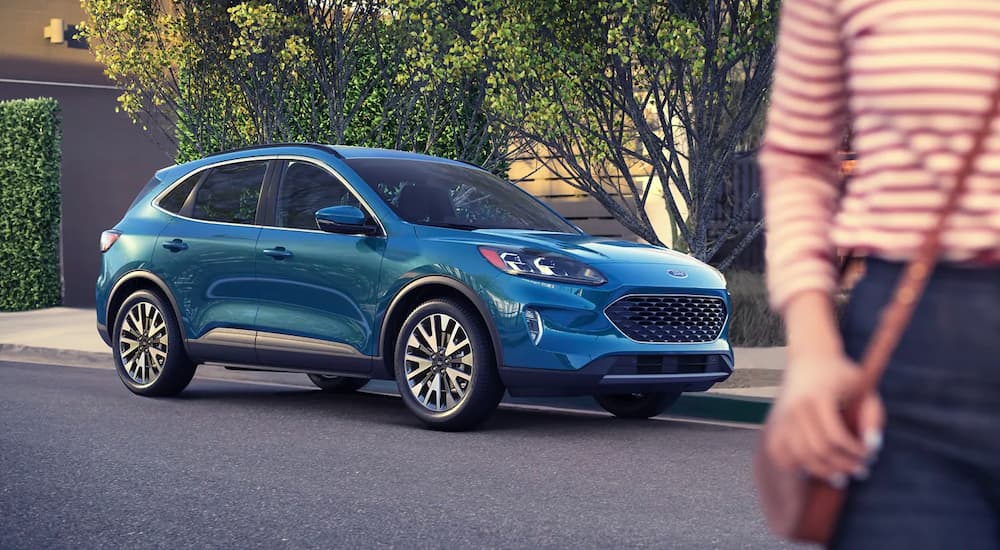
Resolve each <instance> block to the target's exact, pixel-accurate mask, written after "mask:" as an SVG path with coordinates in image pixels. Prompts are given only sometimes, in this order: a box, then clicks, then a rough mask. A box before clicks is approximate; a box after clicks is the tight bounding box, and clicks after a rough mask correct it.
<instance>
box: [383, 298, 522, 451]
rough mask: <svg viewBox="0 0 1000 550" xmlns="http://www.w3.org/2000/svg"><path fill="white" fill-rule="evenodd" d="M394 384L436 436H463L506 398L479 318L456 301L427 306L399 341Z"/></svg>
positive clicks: (416, 313) (414, 316)
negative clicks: (445, 432)
mask: <svg viewBox="0 0 1000 550" xmlns="http://www.w3.org/2000/svg"><path fill="white" fill-rule="evenodd" d="M394 368H395V371H396V381H397V383H398V384H399V393H400V394H401V395H402V397H403V402H404V403H406V406H407V407H408V408H409V409H410V411H411V412H413V414H415V415H416V416H417V418H419V419H420V420H421V421H423V423H424V424H426V425H427V426H428V427H430V428H434V429H437V430H450V431H455V430H465V429H468V428H471V427H473V426H475V425H477V424H479V423H480V422H482V421H483V420H485V419H486V417H487V416H489V415H490V413H492V412H493V411H494V410H495V409H496V408H497V404H498V403H499V402H500V398H501V397H503V392H504V386H503V382H501V380H500V375H499V373H498V372H497V365H496V356H495V355H494V354H493V346H492V343H491V341H490V338H489V332H488V331H487V328H486V325H485V323H484V322H483V320H482V318H481V317H480V316H479V313H478V312H477V311H476V310H475V309H473V308H471V307H469V306H468V305H465V304H462V303H460V302H456V301H454V300H448V299H439V300H432V301H429V302H425V303H424V304H423V305H421V306H420V307H418V308H417V309H416V310H415V311H414V312H413V313H411V314H410V316H409V317H407V319H406V321H405V322H404V323H403V326H402V328H401V329H400V331H399V336H398V337H397V340H396V349H395V357H394Z"/></svg>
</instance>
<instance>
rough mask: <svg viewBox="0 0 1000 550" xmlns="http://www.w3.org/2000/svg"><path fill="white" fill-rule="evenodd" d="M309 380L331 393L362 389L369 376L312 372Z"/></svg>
mask: <svg viewBox="0 0 1000 550" xmlns="http://www.w3.org/2000/svg"><path fill="white" fill-rule="evenodd" d="M309 380H311V381H312V383H313V384H316V387H317V388H319V389H321V390H324V391H328V392H330V393H351V392H355V391H358V390H360V389H361V388H362V387H364V385H365V384H367V383H368V379H367V378H351V377H348V376H335V375H332V374H310V375H309Z"/></svg>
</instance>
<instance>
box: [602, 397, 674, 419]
mask: <svg viewBox="0 0 1000 550" xmlns="http://www.w3.org/2000/svg"><path fill="white" fill-rule="evenodd" d="M680 397H681V392H666V393H661V392H655V393H627V394H615V395H595V396H594V399H596V400H597V403H598V404H599V405H600V406H601V407H603V408H604V410H606V411H608V412H609V413H611V414H613V415H615V416H617V417H618V418H652V417H654V416H656V415H658V414H660V413H662V412H663V411H665V410H667V409H669V408H670V407H671V406H672V405H673V404H674V403H676V402H677V400H678V399H680Z"/></svg>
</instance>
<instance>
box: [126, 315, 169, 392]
mask: <svg viewBox="0 0 1000 550" xmlns="http://www.w3.org/2000/svg"><path fill="white" fill-rule="evenodd" d="M118 354H119V357H120V358H121V362H122V365H123V366H124V367H125V373H126V374H127V375H128V377H129V378H131V379H132V381H133V382H135V383H136V384H139V385H140V386H146V385H149V384H152V383H153V382H155V381H156V379H157V378H159V376H160V372H162V370H163V365H164V364H165V363H166V361H167V323H166V321H165V320H164V319H163V314H162V313H160V310H159V309H157V308H156V306H155V305H153V304H151V303H149V302H139V303H137V304H135V305H134V306H132V307H131V308H130V309H129V310H128V313H126V314H125V321H124V322H123V323H122V325H121V329H120V330H119V332H118Z"/></svg>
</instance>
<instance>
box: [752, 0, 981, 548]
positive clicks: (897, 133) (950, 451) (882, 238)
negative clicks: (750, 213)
mask: <svg viewBox="0 0 1000 550" xmlns="http://www.w3.org/2000/svg"><path fill="white" fill-rule="evenodd" d="M998 86H1000V2H996V1H995V0H784V3H783V7H782V19H781V25H780V32H779V40H778V55H777V66H776V70H775V77H774V85H773V89H772V94H771V107H770V111H769V115H768V126H767V131H766V135H765V140H764V146H763V149H762V152H761V156H760V162H761V167H762V170H763V177H764V191H765V207H766V214H767V221H768V250H767V259H768V281H769V288H770V292H771V300H772V305H773V306H774V307H775V308H776V309H777V310H778V311H780V312H781V313H782V314H783V316H784V318H785V324H786V327H787V334H788V365H787V368H786V373H785V380H784V382H783V385H782V389H781V392H780V394H779V396H778V398H777V400H776V401H775V404H774V407H773V409H772V418H771V422H772V427H773V428H774V429H772V430H769V432H768V436H769V437H768V439H767V441H765V448H766V450H767V452H768V454H769V455H770V456H771V457H772V458H773V459H774V460H775V461H776V462H778V463H779V464H782V465H783V466H785V467H788V468H798V469H801V470H803V471H806V472H809V473H811V474H813V475H815V476H817V477H820V478H822V479H826V480H828V481H829V482H830V483H831V484H834V485H838V486H841V485H843V486H847V485H849V493H848V499H847V503H846V506H845V507H844V509H843V513H842V514H841V516H840V520H839V523H838V525H837V529H836V534H835V536H834V540H833V541H832V544H831V546H832V547H836V548H850V549H864V548H908V549H917V548H950V547H961V548H984V549H986V548H990V549H996V548H1000V118H998V119H997V120H993V121H992V123H993V125H992V126H991V131H990V133H989V135H988V138H987V140H986V142H985V147H984V151H983V153H982V154H981V155H979V156H978V158H977V159H976V161H975V165H974V170H973V171H972V174H971V176H970V177H969V178H968V180H967V190H966V192H965V193H963V195H962V196H961V198H960V202H959V207H958V208H957V210H956V211H955V212H954V213H953V214H952V215H950V216H949V218H948V222H947V225H946V226H945V230H944V232H943V233H942V244H943V251H942V255H941V258H940V262H939V264H938V266H937V268H936V269H935V271H934V273H933V275H932V276H931V279H930V282H929V284H928V286H927V289H926V291H925V293H924V295H923V297H922V298H921V299H920V301H919V304H918V306H917V309H916V313H915V315H914V318H913V320H912V322H911V323H910V325H909V327H908V329H907V330H906V332H905V333H904V335H903V337H902V340H901V341H900V343H899V346H898V348H897V349H896V352H895V354H894V355H893V358H892V360H891V362H890V364H889V367H888V369H887V370H886V373H885V375H884V377H883V379H882V383H881V387H880V391H879V392H878V393H870V394H867V395H857V392H858V389H857V386H858V383H859V381H860V376H859V371H858V368H857V364H856V362H857V361H858V359H859V357H860V355H861V354H862V353H863V351H864V348H865V345H866V344H867V342H868V339H869V337H870V335H871V333H872V331H873V330H874V329H875V327H876V326H877V324H878V322H879V312H880V310H881V308H882V307H883V306H884V305H885V303H886V302H887V300H888V299H889V297H890V294H891V292H892V290H893V288H894V284H895V282H896V280H897V278H898V277H899V274H900V272H901V271H902V267H903V265H904V262H906V261H907V260H908V259H911V258H912V257H913V256H914V255H915V253H916V251H917V249H918V248H919V247H920V245H921V243H922V241H923V239H924V237H925V235H926V234H927V232H928V231H929V230H930V229H931V227H932V226H933V225H934V223H935V219H936V218H935V216H936V214H937V212H938V211H939V210H940V208H941V206H942V205H943V203H944V201H945V199H946V196H947V191H948V189H949V188H950V186H952V185H954V182H955V180H956V173H957V171H958V168H959V165H960V164H961V160H962V155H964V154H965V153H967V152H968V151H969V149H970V148H971V147H972V141H973V139H972V136H973V134H974V133H975V132H976V129H977V128H978V127H979V126H980V125H981V124H982V123H983V117H984V116H985V114H986V113H987V111H988V110H990V109H989V108H990V98H991V96H992V95H993V92H994V90H995V89H996V88H997V87H998ZM848 121H849V123H850V125H851V127H852V130H853V141H854V143H853V147H854V150H855V152H856V153H857V158H858V161H857V166H856V170H855V173H854V176H853V177H852V178H851V180H850V182H849V183H847V184H846V185H842V184H841V179H840V177H839V174H838V169H837V162H836V160H837V157H838V146H839V144H840V143H841V140H842V137H843V135H844V132H845V129H846V125H847V124H848ZM838 249H840V250H848V251H850V252H851V254H852V255H854V256H864V257H866V258H867V260H866V273H865V275H864V277H863V278H862V280H861V281H860V282H859V283H858V285H857V286H856V287H855V289H854V291H853V293H852V295H851V298H850V301H849V304H848V305H847V307H846V310H845V311H844V312H843V314H842V319H841V321H840V323H839V325H840V326H839V328H838V320H837V315H836V307H835V304H834V295H835V293H836V291H837V267H836V265H835V263H836V262H835V257H836V253H835V251H836V250H838ZM852 399H859V400H860V402H861V416H860V427H861V433H860V435H857V436H855V435H853V434H852V433H851V432H849V431H848V430H847V428H846V426H845V425H844V422H843V420H842V418H841V416H840V410H841V408H842V406H843V404H844V403H845V402H846V401H850V400H852ZM956 545H958V546H956Z"/></svg>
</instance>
